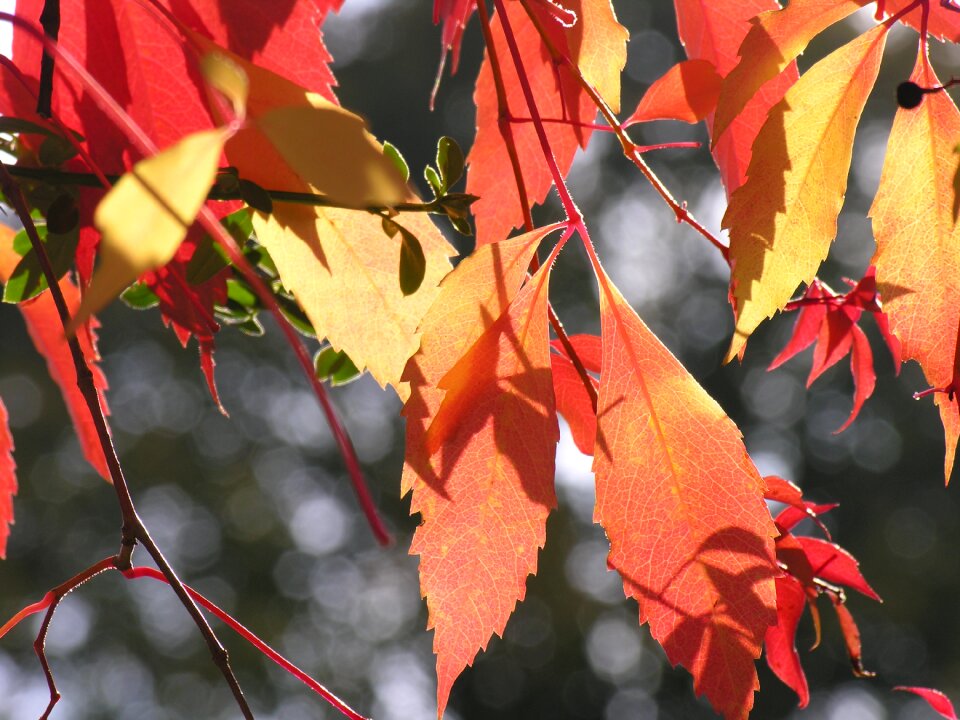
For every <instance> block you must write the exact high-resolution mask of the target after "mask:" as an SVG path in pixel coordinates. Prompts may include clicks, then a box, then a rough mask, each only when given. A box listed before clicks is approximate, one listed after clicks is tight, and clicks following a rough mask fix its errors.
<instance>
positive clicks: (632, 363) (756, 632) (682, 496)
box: [594, 268, 777, 718]
mask: <svg viewBox="0 0 960 720" xmlns="http://www.w3.org/2000/svg"><path fill="white" fill-rule="evenodd" d="M599 272H601V271H600V270H599V268H598V273H599ZM600 312H601V324H602V337H603V369H602V372H601V378H602V383H601V385H600V398H599V403H598V412H597V416H598V430H597V446H598V447H597V451H596V453H595V456H594V472H595V473H596V478H597V509H596V518H597V520H598V521H599V522H600V523H601V524H602V525H603V527H604V529H605V530H606V533H607V537H608V538H609V539H610V557H609V564H610V565H611V567H614V568H615V569H617V570H618V571H619V572H620V574H621V575H622V576H623V583H624V591H625V592H626V593H627V595H629V596H630V597H633V598H635V599H636V600H637V601H638V602H639V604H640V620H641V622H649V623H650V630H651V632H652V634H653V636H654V638H656V639H657V640H658V641H659V642H660V644H661V645H663V647H664V649H665V650H666V653H667V657H668V658H669V660H670V662H672V663H674V664H681V665H683V666H684V667H685V668H686V669H687V670H689V671H690V673H691V674H692V675H693V678H694V688H695V689H696V692H697V693H698V694H705V695H706V696H707V698H708V699H709V700H710V702H711V704H712V705H713V706H714V708H716V709H717V710H718V711H719V712H721V713H722V714H723V715H724V716H725V717H726V718H745V717H746V716H747V714H748V712H749V710H750V708H751V707H752V705H753V693H754V691H755V690H756V689H757V688H758V682H757V674H756V669H755V667H754V660H755V659H756V658H757V657H758V656H759V655H760V647H761V643H762V642H763V638H764V635H765V634H766V632H767V629H768V628H769V627H770V626H771V625H773V624H774V622H776V615H775V607H776V596H775V589H774V582H773V578H774V576H775V575H776V574H777V569H776V566H775V565H774V559H773V541H772V538H773V537H774V536H775V535H776V532H775V530H774V528H773V524H772V523H771V521H770V516H769V514H768V512H767V509H766V506H765V505H764V502H763V490H764V484H763V481H762V480H761V479H760V476H759V474H758V473H757V471H756V468H754V466H753V464H752V462H751V461H750V459H749V457H748V456H747V453H746V450H745V448H744V446H743V441H742V439H741V436H740V433H739V431H738V430H737V428H736V426H735V425H734V424H733V423H732V422H731V421H730V419H729V418H728V417H727V416H726V414H725V413H724V412H723V410H722V409H721V408H720V407H719V406H718V405H717V404H716V402H715V401H714V400H713V399H712V398H710V396H709V395H707V393H706V392H705V391H704V390H703V389H702V388H701V387H700V386H699V385H698V384H697V383H696V381H695V380H694V379H693V378H692V377H691V376H690V375H689V374H688V373H687V371H686V370H685V369H684V368H683V366H682V365H681V364H680V363H679V362H677V360H676V359H675V358H674V357H673V356H672V355H671V354H670V352H669V351H668V350H667V349H666V348H664V347H663V345H661V344H660V342H659V341H658V340H657V339H656V337H655V336H654V335H653V334H652V333H651V332H650V330H649V329H647V327H646V326H645V325H644V324H643V322H642V321H641V320H640V318H639V317H637V315H636V313H635V312H634V311H633V310H632V308H630V306H629V305H628V304H627V302H626V301H625V300H624V299H623V297H622V296H621V295H620V293H619V291H618V290H617V289H616V288H615V287H614V286H613V285H612V283H611V282H610V280H609V278H607V277H606V275H601V276H600ZM652 559H655V560H652Z"/></svg>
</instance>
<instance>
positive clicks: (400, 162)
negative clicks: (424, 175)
mask: <svg viewBox="0 0 960 720" xmlns="http://www.w3.org/2000/svg"><path fill="white" fill-rule="evenodd" d="M383 154H384V155H386V156H387V157H388V158H389V159H390V161H391V162H392V163H393V164H394V165H396V166H397V170H399V171H400V175H401V177H403V181H404V182H408V181H409V180H410V166H409V165H407V161H406V160H405V159H404V157H403V155H401V154H400V151H399V150H397V147H396V145H394V144H393V143H389V142H385V143H383Z"/></svg>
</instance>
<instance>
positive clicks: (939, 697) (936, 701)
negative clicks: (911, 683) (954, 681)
mask: <svg viewBox="0 0 960 720" xmlns="http://www.w3.org/2000/svg"><path fill="white" fill-rule="evenodd" d="M894 690H902V691H903V692H911V693H913V694H914V695H919V696H920V697H922V698H923V699H924V700H926V701H927V703H928V704H929V705H930V707H932V708H933V709H934V710H936V711H937V712H938V713H940V714H941V715H943V717H945V718H947V720H957V713H956V711H955V710H954V709H953V703H952V702H950V698H948V697H947V696H946V695H944V694H943V693H942V692H940V691H939V690H934V689H933V688H925V687H907V686H906V685H898V686H897V687H895V688H894Z"/></svg>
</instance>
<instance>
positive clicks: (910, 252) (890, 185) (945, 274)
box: [870, 57, 960, 480]
mask: <svg viewBox="0 0 960 720" xmlns="http://www.w3.org/2000/svg"><path fill="white" fill-rule="evenodd" d="M910 79H911V80H913V82H915V83H917V84H918V85H920V86H922V87H937V86H939V85H940V80H939V79H938V78H937V76H936V74H935V73H934V72H933V69H932V68H931V67H930V66H929V64H928V63H927V62H925V59H924V58H923V57H920V58H918V59H917V65H916V67H915V69H914V71H913V75H912V76H911V78H910ZM958 137H960V112H958V110H957V106H956V105H955V104H954V102H953V100H952V99H951V98H950V95H948V94H947V93H945V92H938V93H928V94H926V95H924V97H923V102H922V103H920V106H919V107H917V108H914V109H912V110H906V109H903V108H901V109H899V110H898V111H897V114H896V117H895V118H894V121H893V128H892V129H891V131H890V140H889V144H888V146H887V155H886V159H885V160H884V163H883V172H882V173H881V175H880V187H879V189H878V190H877V196H876V198H875V199H874V201H873V206H872V207H871V208H870V217H871V218H872V219H873V232H874V235H875V236H876V239H877V252H876V255H874V258H873V264H874V265H876V266H877V286H878V288H879V290H880V295H881V297H883V311H884V314H885V315H886V316H887V317H888V318H889V320H890V329H891V330H892V331H893V333H894V334H895V335H896V336H897V337H898V338H899V340H900V343H901V347H902V352H903V358H904V359H905V360H906V359H908V358H909V359H913V360H916V361H917V362H919V363H920V366H921V367H922V368H923V373H924V375H925V376H926V378H927V382H928V383H930V384H931V385H932V386H933V387H940V388H942V387H946V386H947V385H948V384H949V383H950V382H951V380H952V379H953V376H954V355H955V352H956V340H957V329H958V325H960V225H958V224H957V222H956V220H955V219H954V215H953V202H954V200H953V182H954V172H955V168H956V155H954V153H953V148H954V145H955V143H956V140H957V138H958ZM936 400H937V405H938V407H939V409H940V416H941V419H942V420H943V424H944V430H945V431H946V438H947V455H946V460H945V467H944V471H945V475H946V478H947V479H948V480H949V478H950V473H951V471H952V469H953V459H954V452H955V450H956V447H957V438H958V436H960V419H958V417H957V405H956V403H955V402H954V401H951V400H948V399H947V397H946V396H945V395H937V398H936Z"/></svg>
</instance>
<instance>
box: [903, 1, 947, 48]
mask: <svg viewBox="0 0 960 720" xmlns="http://www.w3.org/2000/svg"><path fill="white" fill-rule="evenodd" d="M911 2H912V0H886V2H885V3H884V6H885V10H886V14H887V15H893V14H894V13H897V12H899V11H900V10H903V9H904V8H905V7H907V6H908V5H909V4H910V3H911ZM929 4H930V19H929V20H928V24H927V32H928V33H929V34H930V35H933V36H934V37H937V38H940V39H941V40H949V41H950V42H955V43H960V13H958V12H957V9H956V8H957V5H956V3H955V2H954V3H953V8H952V9H951V8H948V7H944V2H943V0H930V3H929ZM920 10H921V9H920V8H916V9H914V10H913V11H912V12H910V13H907V16H906V18H904V21H905V22H906V24H907V25H909V26H910V27H912V28H914V29H915V30H919V29H920V17H921V12H920Z"/></svg>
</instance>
